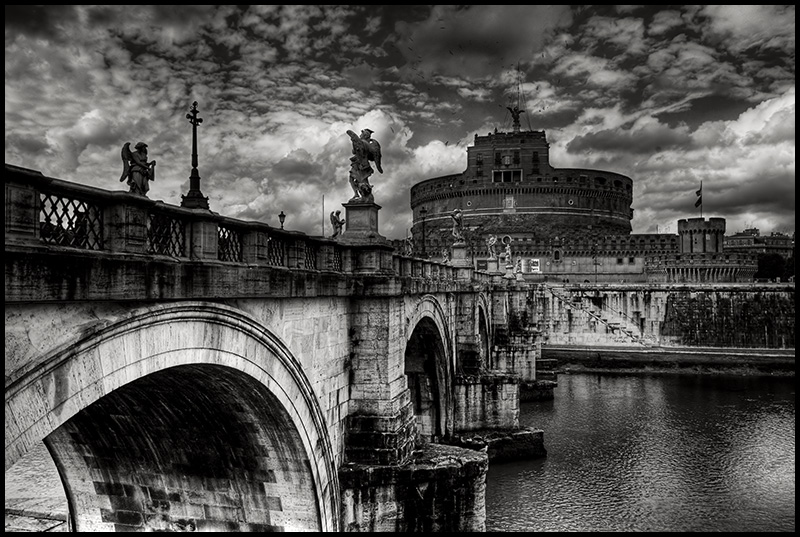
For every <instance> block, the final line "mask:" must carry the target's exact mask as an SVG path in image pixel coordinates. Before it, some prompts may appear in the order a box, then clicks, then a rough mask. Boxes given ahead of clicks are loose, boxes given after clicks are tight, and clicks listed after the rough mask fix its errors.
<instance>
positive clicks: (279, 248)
mask: <svg viewBox="0 0 800 537" xmlns="http://www.w3.org/2000/svg"><path fill="white" fill-rule="evenodd" d="M287 249H288V248H287V244H286V241H284V240H283V239H280V238H277V237H270V238H269V243H268V246H267V263H269V264H270V265H272V266H275V267H285V266H286V250H287Z"/></svg>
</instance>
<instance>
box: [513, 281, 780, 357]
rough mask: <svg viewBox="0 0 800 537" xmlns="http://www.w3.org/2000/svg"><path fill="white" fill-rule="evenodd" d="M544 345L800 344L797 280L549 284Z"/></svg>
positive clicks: (542, 318) (540, 320)
mask: <svg viewBox="0 0 800 537" xmlns="http://www.w3.org/2000/svg"><path fill="white" fill-rule="evenodd" d="M529 302H530V303H531V305H532V308H531V309H532V311H533V321H534V322H535V324H536V328H537V329H538V330H539V332H540V333H541V334H542V346H543V347H544V346H548V345H555V346H564V345H571V346H576V347H585V346H619V347H640V348H642V349H648V348H652V347H697V348H705V347H712V348H729V349H731V348H732V349H746V348H754V349H757V348H766V349H786V348H790V349H793V348H794V346H795V303H794V302H795V301H794V283H784V284H756V283H747V284H744V283H742V284H710V283H697V284H656V283H647V284H630V283H620V284H599V285H592V284H586V283H584V284H550V283H546V284H541V285H538V286H535V287H534V288H532V289H531V291H530V296H529Z"/></svg>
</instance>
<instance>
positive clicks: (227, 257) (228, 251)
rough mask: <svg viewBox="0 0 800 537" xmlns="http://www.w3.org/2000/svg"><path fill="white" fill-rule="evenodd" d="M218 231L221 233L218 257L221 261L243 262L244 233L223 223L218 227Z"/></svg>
mask: <svg viewBox="0 0 800 537" xmlns="http://www.w3.org/2000/svg"><path fill="white" fill-rule="evenodd" d="M217 233H218V235H219V248H218V249H217V258H218V259H219V260H220V261H236V262H241V260H242V234H241V233H240V232H238V231H235V230H233V229H231V228H229V227H226V226H223V225H220V226H219V227H217Z"/></svg>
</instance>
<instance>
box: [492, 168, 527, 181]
mask: <svg viewBox="0 0 800 537" xmlns="http://www.w3.org/2000/svg"><path fill="white" fill-rule="evenodd" d="M521 180H522V170H495V171H493V172H492V181H493V182H495V183H511V182H514V181H521Z"/></svg>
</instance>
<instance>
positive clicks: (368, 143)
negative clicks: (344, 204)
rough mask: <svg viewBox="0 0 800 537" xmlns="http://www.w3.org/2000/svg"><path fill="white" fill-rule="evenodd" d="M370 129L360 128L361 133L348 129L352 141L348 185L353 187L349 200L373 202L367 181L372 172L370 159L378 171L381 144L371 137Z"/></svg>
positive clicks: (379, 169) (370, 187)
mask: <svg viewBox="0 0 800 537" xmlns="http://www.w3.org/2000/svg"><path fill="white" fill-rule="evenodd" d="M373 132H374V131H372V130H370V129H362V130H361V135H360V136H359V135H357V134H356V133H355V132H353V131H351V130H348V131H347V135H348V136H349V137H350V140H351V141H352V142H353V156H352V157H350V178H349V179H350V186H351V187H352V188H353V192H354V194H355V195H354V196H353V197H352V198H351V199H350V201H351V202H354V201H355V202H359V201H361V202H374V201H375V200H374V197H373V196H372V185H371V184H370V183H369V176H370V175H372V174H373V173H374V170H373V169H372V166H371V165H370V161H372V162H374V163H375V167H376V168H377V169H378V171H379V172H380V173H383V168H381V145H380V144H379V143H378V141H377V140H374V139H372V133H373Z"/></svg>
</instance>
